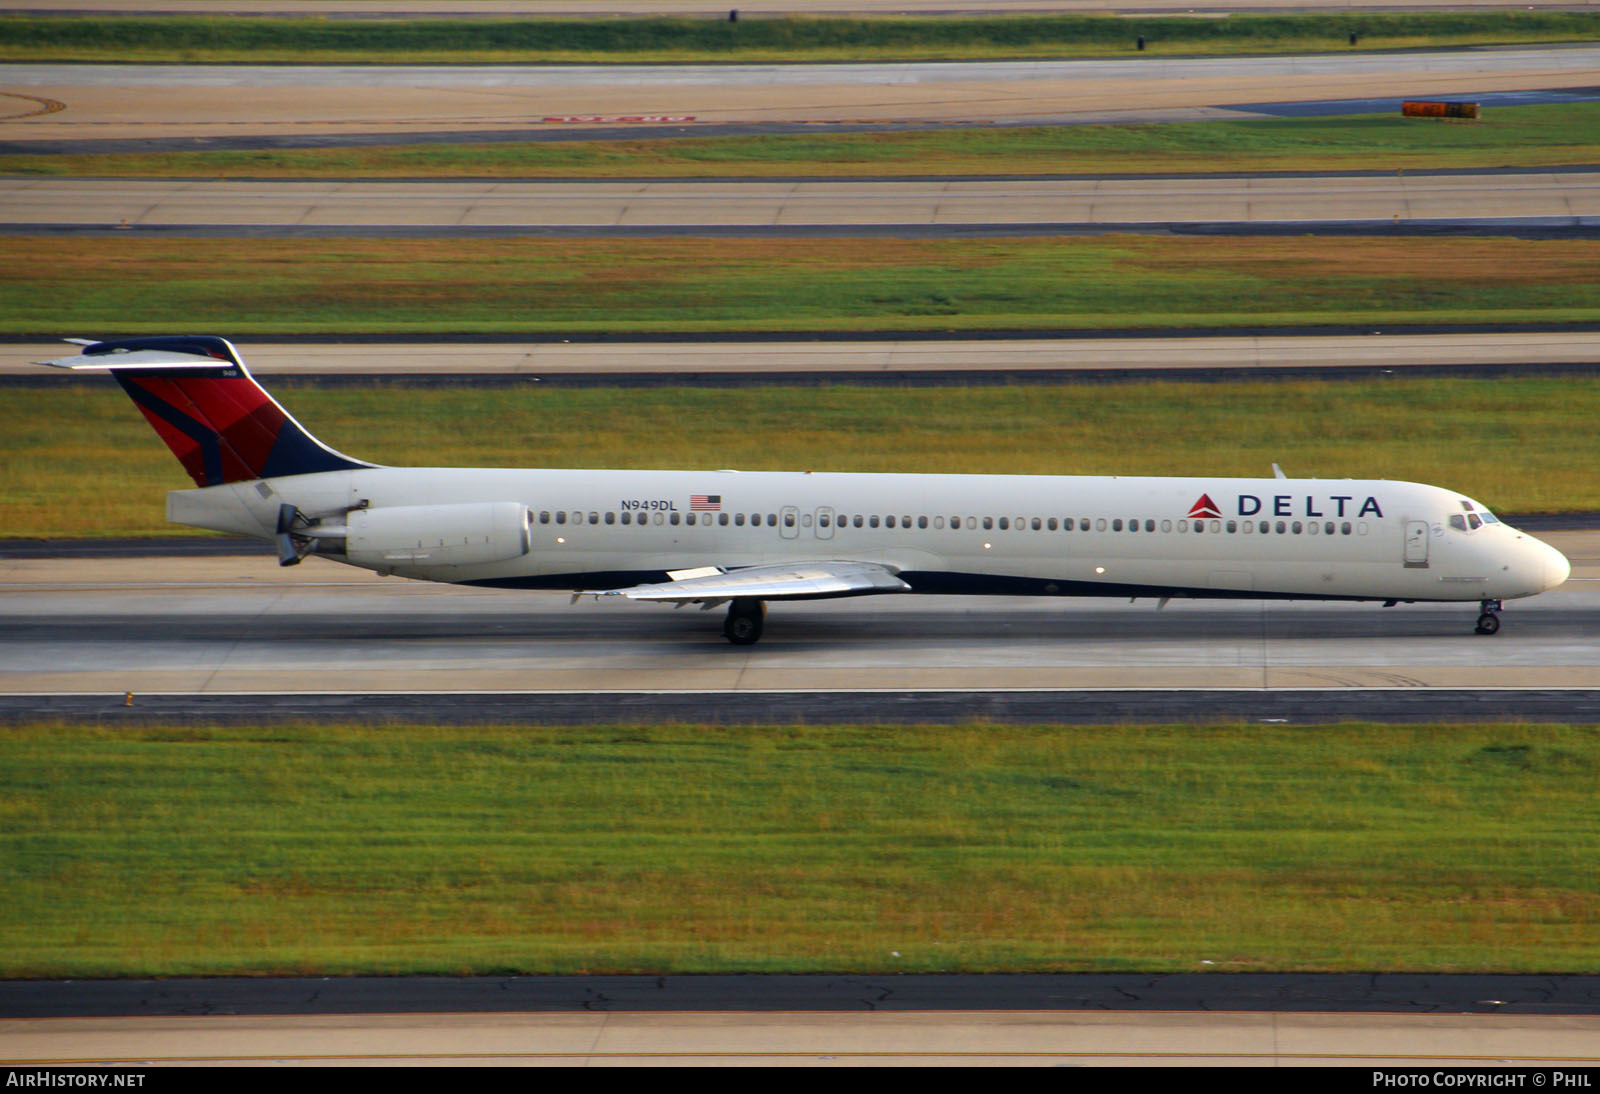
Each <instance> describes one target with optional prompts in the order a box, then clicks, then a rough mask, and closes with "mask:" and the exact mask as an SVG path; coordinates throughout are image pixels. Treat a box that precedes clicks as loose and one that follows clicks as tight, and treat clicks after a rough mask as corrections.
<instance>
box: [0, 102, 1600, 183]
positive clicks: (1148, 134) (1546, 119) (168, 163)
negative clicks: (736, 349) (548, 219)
mask: <svg viewBox="0 0 1600 1094" xmlns="http://www.w3.org/2000/svg"><path fill="white" fill-rule="evenodd" d="M1597 162H1600V103H1569V104H1546V105H1538V106H1518V107H1505V108H1499V107H1497V108H1494V109H1491V110H1487V111H1485V113H1484V118H1483V120H1482V121H1480V122H1476V123H1470V124H1455V123H1444V122H1433V121H1425V120H1418V119H1415V118H1402V117H1400V116H1398V115H1387V114H1383V115H1380V114H1362V115H1351V116H1346V117H1326V118H1272V119H1262V120H1257V121H1228V122H1184V123H1170V124H1167V123H1163V124H1153V125H1081V126H1039V127H1030V128H1018V129H1010V128H981V127H979V128H952V129H943V130H938V131H933V132H909V133H907V132H885V133H867V134H835V135H823V136H818V135H795V136H758V137H718V138H698V137H697V138H671V139H658V140H619V141H610V140H605V141H551V142H538V141H535V142H527V143H519V144H453V145H400V146H392V147H372V148H314V149H295V150H272V149H264V150H254V151H204V152H155V153H139V154H126V153H92V154H74V155H6V156H0V174H5V175H19V176H25V175H46V176H56V175H64V176H90V175H93V176H127V177H140V176H152V177H198V178H213V179H214V178H222V177H252V178H328V177H333V178H428V177H441V178H459V177H507V178H651V177H659V178H673V177H677V178H683V177H696V176H718V177H727V176H734V177H752V178H759V177H763V176H769V177H771V176H780V177H781V176H793V175H807V176H810V175H820V176H832V177H840V178H845V177H850V176H863V175H865V176H885V175H887V176H895V175H992V174H996V173H1002V174H1007V175H1028V174H1118V173H1125V174H1140V173H1147V172H1217V171H1332V170H1358V169H1364V170H1385V171H1423V170H1439V169H1444V168H1458V167H1546V166H1554V165H1562V164H1592V163H1597Z"/></svg>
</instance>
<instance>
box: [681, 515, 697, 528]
mask: <svg viewBox="0 0 1600 1094" xmlns="http://www.w3.org/2000/svg"><path fill="white" fill-rule="evenodd" d="M683 523H685V524H687V525H689V526H690V527H693V526H694V514H693V513H690V514H689V515H688V516H686V517H684V518H683Z"/></svg>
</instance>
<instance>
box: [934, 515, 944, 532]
mask: <svg viewBox="0 0 1600 1094" xmlns="http://www.w3.org/2000/svg"><path fill="white" fill-rule="evenodd" d="M933 527H934V529H935V530H936V531H943V530H944V518H943V517H934V518H933Z"/></svg>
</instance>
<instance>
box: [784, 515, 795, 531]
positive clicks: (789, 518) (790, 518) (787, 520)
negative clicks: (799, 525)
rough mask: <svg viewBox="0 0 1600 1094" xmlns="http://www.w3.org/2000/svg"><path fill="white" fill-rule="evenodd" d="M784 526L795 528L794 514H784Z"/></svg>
mask: <svg viewBox="0 0 1600 1094" xmlns="http://www.w3.org/2000/svg"><path fill="white" fill-rule="evenodd" d="M783 526H784V527H785V528H793V527H794V514H793V513H785V514H783Z"/></svg>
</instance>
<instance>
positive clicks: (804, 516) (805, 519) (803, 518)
mask: <svg viewBox="0 0 1600 1094" xmlns="http://www.w3.org/2000/svg"><path fill="white" fill-rule="evenodd" d="M800 527H802V528H810V527H811V514H810V513H801V514H800Z"/></svg>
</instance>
